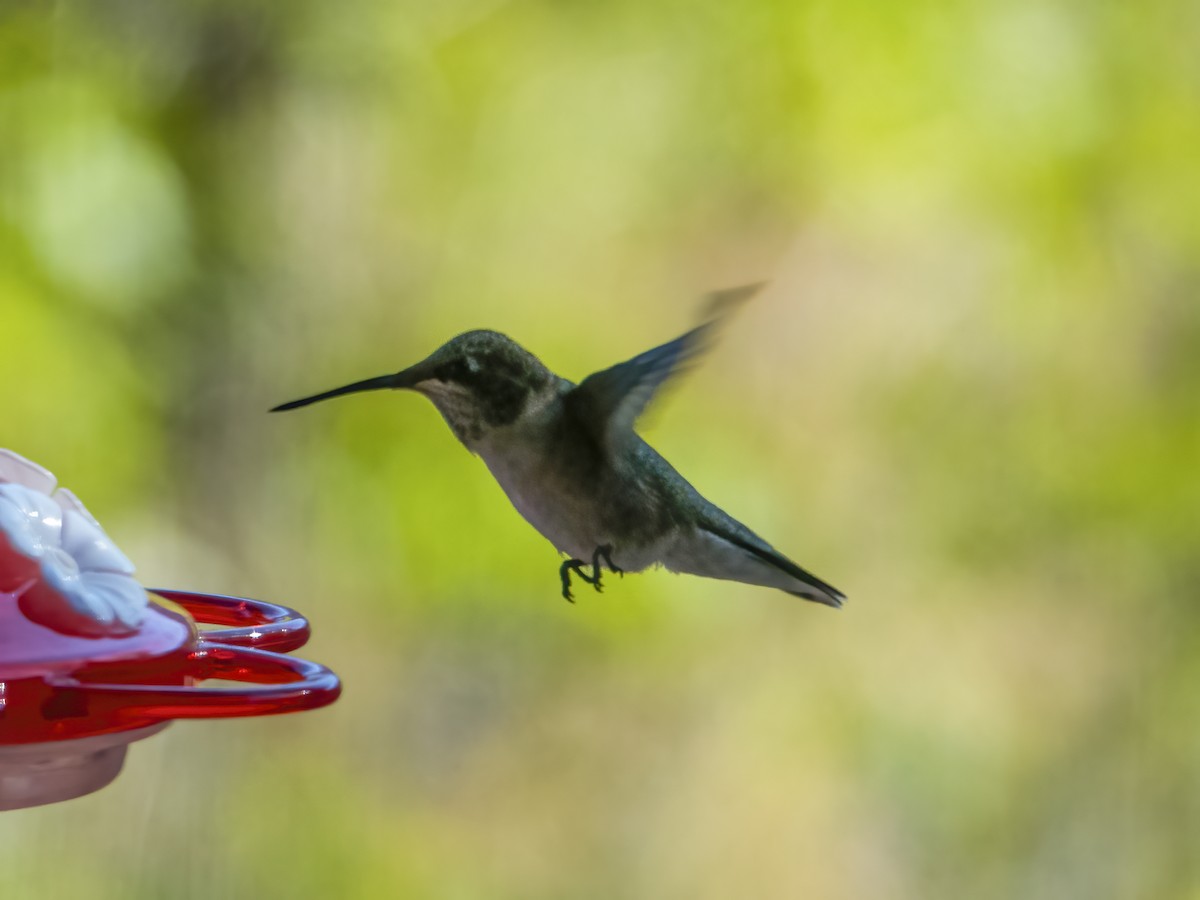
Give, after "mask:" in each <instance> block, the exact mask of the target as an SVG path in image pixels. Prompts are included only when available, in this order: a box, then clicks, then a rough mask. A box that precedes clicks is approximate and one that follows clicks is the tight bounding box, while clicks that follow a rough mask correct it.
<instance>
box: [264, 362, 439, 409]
mask: <svg viewBox="0 0 1200 900" xmlns="http://www.w3.org/2000/svg"><path fill="white" fill-rule="evenodd" d="M416 370H417V367H416V366H413V367H412V368H409V369H404V370H402V371H400V372H396V373H395V374H394V375H380V376H379V377H378V378H367V379H365V380H364V381H356V382H354V384H347V385H343V386H342V387H339V388H334V389H333V390H332V391H325V392H324V393H321V394H313V395H312V396H311V397H304V398H303V399H301V400H293V401H291V402H290V403H281V404H279V405H278V406H276V407H273V408H272V409H271V410H270V411H271V412H286V411H287V410H289V409H298V408H300V407H301V406H308V405H309V404H310V403H316V402H318V401H320V400H328V399H330V398H331V397H340V396H342V395H343V394H357V393H358V392H359V391H382V390H384V389H391V390H398V389H400V388H411V387H412V386H413V385H415V384H416V383H417V382H418V381H420V380H421V377H422V376H421V375H420V374H419V373H418V372H417V371H416Z"/></svg>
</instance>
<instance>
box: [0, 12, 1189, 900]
mask: <svg viewBox="0 0 1200 900" xmlns="http://www.w3.org/2000/svg"><path fill="white" fill-rule="evenodd" d="M1197 46H1200V7H1197V6H1196V5H1195V4H1189V3H1185V2H1172V0H1147V2H1143V3H1139V4H1118V3H1082V2H1069V0H1058V2H1026V0H1016V2H1013V0H981V2H973V3H971V2H954V0H948V2H941V3H930V2H922V0H917V2H912V3H905V4H893V3H876V2H866V0H840V2H833V0H803V2H784V0H776V2H767V0H748V2H743V3H722V2H715V0H708V2H690V3H682V2H665V3H653V4H651V3H644V2H632V0H615V2H609V3H595V2H582V0H577V2H563V0H559V2H550V0H542V2H511V3H504V2H496V0H450V2H440V3H433V4H423V3H403V2H400V3H386V2H378V0H350V2H348V3H344V4H327V3H316V2H298V3H286V4H285V3H278V4H263V3H246V2H232V0H229V2H197V0H189V2H183V3H175V4H152V3H148V2H138V0H121V2H106V3H100V2H81V0H59V2H33V0H26V2H20V0H0V342H2V346H3V353H0V384H3V395H2V396H3V407H2V412H3V415H2V416H0V446H6V447H10V448H12V449H14V450H16V451H18V452H20V453H22V454H24V455H26V456H28V457H30V458H32V459H34V460H37V461H38V462H40V463H42V464H43V465H45V466H47V467H48V468H50V469H52V470H53V471H54V472H56V473H57V474H58V476H59V479H60V482H61V483H62V484H64V485H66V486H68V487H70V488H71V489H73V490H74V491H75V492H76V493H77V494H79V495H80V496H81V497H82V498H83V499H84V500H85V501H86V502H87V503H88V505H89V506H90V507H91V509H92V510H93V512H95V513H96V515H97V516H98V517H99V518H100V519H101V521H103V522H104V523H105V525H106V527H107V529H108V531H109V532H110V534H111V535H112V536H113V537H114V539H115V540H116V541H117V543H118V544H119V545H120V546H121V547H122V548H123V549H124V550H125V551H126V552H127V553H128V554H129V555H130V557H132V558H133V559H134V561H135V562H136V563H137V564H138V565H139V569H140V572H141V574H142V577H143V580H144V581H145V582H146V583H147V584H152V585H159V586H170V587H181V588H193V589H197V590H209V591H215V592H226V593H240V594H245V595H250V596H255V597H260V598H262V599H267V600H276V601H280V602H284V603H288V604H291V605H294V606H296V607H297V608H299V609H300V610H302V611H303V612H305V613H306V614H308V615H309V616H310V617H311V619H312V621H313V622H314V626H315V637H314V639H313V640H312V642H311V644H310V646H309V648H307V650H306V651H305V653H304V655H307V656H309V657H310V658H313V659H317V660H319V661H322V662H324V663H326V664H327V665H329V666H331V667H332V668H334V669H335V670H336V671H337V672H338V673H339V674H340V675H341V676H342V677H343V679H344V682H345V686H346V692H345V694H344V696H343V698H342V699H341V701H340V702H339V703H338V704H337V705H336V706H334V707H332V708H330V709H327V710H324V711H320V712H315V713H310V714H304V715H297V716H291V717H282V718H274V719H258V720H245V721H229V722H217V723H208V724H195V723H181V724H176V725H174V726H173V727H171V728H170V729H168V730H167V732H165V733H164V734H162V735H161V736H159V737H157V738H154V739H152V740H150V741H147V742H145V743H144V744H140V745H136V746H135V747H134V748H133V749H132V750H131V753H130V758H129V760H128V762H127V765H126V770H125V772H124V773H123V774H122V775H121V776H120V778H119V779H118V781H117V782H116V783H115V784H113V785H112V786H111V787H109V788H107V789H105V790H104V791H102V792H100V793H98V794H95V795H92V796H90V797H87V798H84V799H80V800H76V801H72V802H69V803H64V804H59V805H57V806H52V807H45V808H42V809H36V810H29V811H21V812H10V813H6V814H4V815H3V816H0V897H4V898H9V897H11V898H58V897H63V898H114V900H115V898H122V900H125V898H212V897H252V896H262V897H290V898H306V897H322V898H324V897H363V898H375V897H431V898H432V897H436V898H513V900H518V898H521V900H524V898H626V897H629V898H681V900H682V898H730V897H762V898H798V897H813V898H830V900H838V898H847V900H850V898H853V900H858V898H865V897H870V898H962V897H973V898H1012V897H1022V898H1076V897H1077V898H1198V897H1200V853H1198V852H1197V848H1198V847H1200V689H1198V685H1197V679H1198V678H1200V632H1198V631H1197V627H1196V626H1197V620H1198V618H1200V612H1198V609H1197V596H1198V594H1200V555H1198V552H1197V537H1198V536H1200V465H1198V463H1200V304H1198V303H1197V287H1198V286H1200V179H1198V178H1197V174H1196V173H1197V152H1198V150H1197V148H1198V147H1200V114H1198V112H1197V111H1198V110H1200V54H1197V52H1196V47H1197ZM761 278H770V279H772V285H771V287H770V289H769V291H767V292H766V293H765V294H764V295H762V296H761V297H760V298H759V299H758V300H756V301H755V302H754V303H753V304H750V305H749V306H747V307H746V308H745V309H744V310H742V312H741V313H740V315H739V317H738V318H737V319H736V321H735V322H733V323H732V325H731V327H730V328H729V329H728V330H727V331H726V332H725V333H724V335H723V338H722V341H721V343H720V345H719V346H718V347H717V348H716V350H715V351H714V352H713V353H712V354H711V356H710V357H709V358H708V359H707V360H706V361H705V365H704V366H703V367H701V368H699V369H698V370H697V371H695V372H694V373H692V374H691V375H690V376H689V377H688V378H687V379H686V380H684V381H683V382H682V383H681V384H680V386H679V388H678V389H677V390H674V391H672V392H671V396H670V397H669V398H668V399H667V401H666V402H665V403H663V404H661V405H660V406H659V407H658V408H657V409H656V410H655V412H654V414H653V415H652V416H650V417H649V419H648V420H647V421H646V422H644V423H643V431H644V433H645V434H646V435H647V437H648V438H649V439H650V440H651V441H652V442H653V443H654V444H655V445H656V446H657V447H658V448H659V449H660V450H661V451H662V452H663V453H664V455H666V456H667V457H668V458H669V459H671V460H672V462H673V463H675V465H676V466H677V467H678V468H679V469H680V470H681V471H682V472H683V473H684V474H685V475H686V476H687V477H689V479H691V480H692V481H693V482H694V483H695V484H696V485H697V486H698V487H699V488H700V489H701V490H702V491H703V492H704V493H706V494H707V495H708V496H709V497H710V498H711V499H713V500H714V501H715V502H717V503H719V504H721V505H723V506H724V507H726V508H727V509H728V510H729V511H730V512H731V513H733V514H734V515H735V516H737V517H739V518H742V519H744V520H745V521H746V522H747V523H748V524H749V525H750V526H751V527H753V528H755V529H756V530H757V531H759V532H761V533H762V534H763V535H764V536H765V537H766V538H767V539H768V540H770V541H772V542H773V543H774V544H776V545H777V546H778V547H779V548H780V549H781V550H783V551H784V552H786V553H788V554H789V555H792V556H794V557H795V558H796V559H797V560H798V561H799V562H800V563H802V564H803V565H806V566H809V567H811V568H812V569H813V570H814V571H816V572H817V573H818V574H820V575H822V576H823V577H825V578H828V579H829V580H830V581H832V582H833V583H834V584H836V585H838V586H839V587H840V588H842V589H843V590H845V591H846V593H847V594H849V597H850V602H849V604H848V606H847V607H846V609H844V610H843V611H842V612H840V613H836V612H833V611H831V610H828V609H825V608H821V607H817V606H815V605H812V604H804V603H801V602H799V601H797V600H796V599H794V598H792V597H788V596H786V595H784V594H782V593H777V592H772V591H768V590H764V589H755V588H748V587H742V586H739V585H732V584H724V583H718V582H710V581H704V580H701V579H688V578H681V577H675V576H672V575H670V574H668V573H665V572H651V573H647V574H644V575H641V576H639V577H636V578H625V579H624V580H615V579H614V580H612V582H611V586H610V588H609V589H608V590H607V591H606V593H605V594H604V595H603V596H597V595H595V594H593V593H590V592H585V591H580V592H579V600H580V602H579V603H578V604H577V605H576V606H574V607H572V606H569V605H568V604H566V603H564V602H563V601H562V599H561V598H560V597H559V595H558V578H557V573H556V567H557V565H558V561H559V560H558V557H557V556H556V555H555V553H554V551H553V549H552V548H551V546H550V545H549V544H548V543H546V542H545V541H544V540H543V539H542V538H541V537H539V536H538V535H537V534H536V533H535V532H534V531H533V530H532V529H531V528H530V527H528V526H527V525H526V524H525V523H523V522H522V521H521V520H520V518H519V517H518V515H517V514H516V512H515V511H513V510H512V508H511V507H510V506H509V504H508V503H507V502H506V500H505V498H504V496H503V495H502V493H501V492H500V490H499V488H498V487H497V486H496V485H495V484H494V483H493V482H492V481H491V480H490V477H489V475H488V473H487V471H486V469H485V468H484V466H483V465H482V464H481V463H480V462H479V461H478V460H475V459H472V458H470V457H469V456H468V455H467V454H466V453H465V452H464V451H463V450H462V448H461V447H460V446H459V445H458V444H457V443H456V442H455V440H454V439H453V437H452V436H451V435H450V433H449V431H448V430H447V429H446V427H445V426H444V424H443V422H442V421H441V419H440V417H439V416H438V415H437V414H436V412H435V411H434V410H433V408H432V406H430V405H429V404H428V403H427V402H426V401H424V400H422V399H421V398H420V397H417V396H411V395H391V394H371V395H363V396H360V397H354V398H348V399H344V400H340V401H338V402H337V403H333V404H328V405H322V406H319V407H314V408H313V409H311V410H304V411H303V412H297V413H291V414H289V415H287V416H268V415H266V414H265V411H266V409H267V408H268V407H270V406H272V405H274V404H276V403H279V402H281V401H284V400H288V399H292V398H294V397H297V396H301V395H304V394H307V393H310V392H314V391H317V390H320V389H324V388H328V387H333V386H335V385H338V384H342V383H344V382H347V381H352V380H357V379H359V378H365V377H368V376H372V375H376V374H380V373H383V372H389V371H394V370H396V369H398V368H400V367H402V366H404V365H408V364H410V363H412V362H414V361H416V360H417V359H419V358H421V357H423V356H425V355H426V354H427V353H428V352H430V351H431V350H432V349H434V348H435V347H436V346H437V345H439V344H440V343H442V342H443V341H444V340H446V339H447V338H449V337H451V336H452V335H454V334H456V333H458V332H460V331H464V330H467V329H470V328H478V327H491V328H496V329H499V330H502V331H505V332H506V333H508V334H510V335H512V336H513V337H514V338H516V339H517V340H518V341H520V342H522V343H523V344H525V345H526V346H528V347H530V348H531V349H533V350H534V352H536V353H537V354H538V355H539V356H541V357H542V359H543V360H544V361H545V362H546V363H547V364H548V365H549V366H551V367H552V368H553V369H555V370H556V371H558V372H560V373H562V374H563V375H565V376H567V377H569V378H573V379H576V380H578V379H579V378H582V377H583V376H584V375H586V374H587V373H589V372H591V371H593V370H595V369H597V368H600V367H603V366H606V365H608V364H610V363H613V362H615V361H618V360H621V359H625V358H627V357H629V356H632V355H633V354H635V353H637V352H640V351H641V350H644V349H646V348H648V347H650V346H653V345H655V344H657V343H660V342H662V341H664V340H667V339H669V338H671V337H674V336H675V335H676V334H678V333H680V332H682V331H683V330H685V329H686V328H687V327H689V326H690V325H691V324H693V322H694V321H695V317H696V315H697V312H698V303H699V300H698V297H699V296H700V295H701V294H702V293H703V292H705V291H707V290H709V289H711V288H714V287H720V286H725V285H730V284H738V283H743V282H746V281H752V280H758V279H761Z"/></svg>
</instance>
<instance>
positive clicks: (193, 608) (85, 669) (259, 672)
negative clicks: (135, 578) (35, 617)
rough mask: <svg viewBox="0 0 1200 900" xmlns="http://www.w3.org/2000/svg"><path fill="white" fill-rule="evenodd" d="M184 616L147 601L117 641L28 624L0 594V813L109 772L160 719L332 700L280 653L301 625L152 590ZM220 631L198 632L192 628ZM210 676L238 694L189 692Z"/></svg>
mask: <svg viewBox="0 0 1200 900" xmlns="http://www.w3.org/2000/svg"><path fill="white" fill-rule="evenodd" d="M153 593H155V594H157V595H158V596H159V597H161V598H164V599H166V600H168V601H172V602H173V603H175V604H178V605H179V606H180V607H182V609H184V610H186V613H187V614H183V613H180V612H175V611H172V610H171V609H168V608H166V607H165V606H162V605H159V604H157V603H151V604H150V606H149V607H147V609H146V614H145V617H144V619H143V621H142V623H141V625H140V626H139V627H138V629H137V630H136V631H134V632H133V633H131V634H128V635H123V636H106V637H86V636H78V635H71V634H65V633H62V632H59V631H56V630H54V629H52V628H49V627H46V626H44V625H40V624H38V623H37V622H34V621H32V620H31V619H30V618H28V617H27V616H26V615H25V613H24V611H23V610H22V609H21V605H20V604H19V603H18V602H17V599H18V598H17V596H16V595H15V594H12V593H4V592H0V809H18V808H21V807H25V806H36V805H39V804H43V803H52V802H55V801H57V800H67V799H70V798H72V797H78V796H81V795H83V794H87V793H90V792H91V791H94V790H97V789H98V788H101V787H103V786H104V785H106V784H108V783H109V782H110V781H112V780H113V779H114V778H115V777H116V776H117V773H118V772H120V771H121V765H122V763H123V762H124V760H125V750H126V748H127V747H128V745H129V744H131V743H132V742H134V741H137V740H141V739H142V738H144V737H148V736H149V735H151V734H154V733H156V732H158V731H161V730H162V729H163V728H165V727H166V726H167V724H168V723H169V722H170V721H171V720H172V719H211V718H226V717H230V716H260V715H268V714H272V713H282V712H293V711H296V710H304V709H315V708H317V707H320V706H325V705H326V704H329V703H332V702H333V701H334V700H336V699H337V697H338V694H339V693H341V685H340V684H339V682H338V679H337V676H336V675H334V674H333V673H332V672H330V671H329V670H328V669H326V668H325V667H324V666H320V665H317V664H316V663H313V662H308V661H307V660H303V659H296V658H293V657H290V656H284V655H283V654H284V653H286V652H288V651H290V650H295V649H296V648H297V647H300V646H302V645H303V644H304V643H305V642H306V641H307V640H308V636H309V627H308V622H307V621H306V620H305V619H304V618H303V617H302V616H300V615H298V614H297V613H295V612H293V611H292V610H290V609H288V608H286V607H283V606H276V605H274V604H271V603H262V602H259V601H256V600H248V599H245V598H241V597H225V596H218V595H212V594H193V593H188V592H185V591H166V590H155V591H153ZM197 622H198V623H201V624H204V625H218V626H227V627H224V628H220V629H216V630H206V631H198V630H197V628H196V624H195V623H197ZM210 678H219V679H222V680H223V681H226V682H241V683H242V684H244V685H245V687H220V688H205V687H197V686H196V685H197V683H198V682H201V681H204V680H206V679H210Z"/></svg>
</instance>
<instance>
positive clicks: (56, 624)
mask: <svg viewBox="0 0 1200 900" xmlns="http://www.w3.org/2000/svg"><path fill="white" fill-rule="evenodd" d="M56 484H57V480H56V479H55V477H54V476H53V475H52V474H50V473H49V472H47V471H46V470H45V469H43V468H42V467H41V466H39V465H37V464H36V463H32V462H30V461H29V460H27V459H25V458H24V457H22V456H18V455H17V454H16V453H13V452H12V451H11V450H0V592H3V593H7V594H10V595H13V596H15V597H17V598H18V602H19V603H20V605H21V609H22V610H23V611H24V613H25V614H26V615H27V616H29V618H31V619H33V620H34V621H36V622H39V623H40V624H42V625H47V626H49V627H51V628H55V629H57V630H59V631H65V632H68V633H70V634H82V635H89V636H96V637H102V636H111V635H121V634H128V633H130V632H132V631H135V630H136V629H137V627H138V626H139V625H140V624H141V622H142V617H143V616H144V615H145V612H146V607H147V605H148V604H149V597H148V596H147V594H146V591H145V590H144V589H143V588H142V586H141V585H140V584H138V583H137V581H136V580H135V579H134V578H133V572H134V568H133V563H131V562H130V561H129V559H128V558H127V557H126V556H125V554H124V553H122V552H121V551H120V550H118V549H117V548H116V546H115V545H114V544H113V542H112V541H110V540H109V539H108V535H106V534H105V533H104V529H102V528H101V527H100V523H99V522H97V521H96V520H95V519H94V518H92V515H91V513H89V512H88V511H87V509H86V508H85V507H84V505H83V504H82V503H80V502H79V499H78V498H77V497H76V496H75V495H74V494H72V493H71V492H70V491H68V490H66V489H65V488H58V490H55V485H56Z"/></svg>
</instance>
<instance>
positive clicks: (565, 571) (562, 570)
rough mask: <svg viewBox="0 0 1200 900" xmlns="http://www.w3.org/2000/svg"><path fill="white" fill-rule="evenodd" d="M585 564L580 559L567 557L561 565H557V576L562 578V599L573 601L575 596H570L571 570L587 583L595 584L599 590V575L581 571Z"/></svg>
mask: <svg viewBox="0 0 1200 900" xmlns="http://www.w3.org/2000/svg"><path fill="white" fill-rule="evenodd" d="M586 565H587V563H585V562H584V561H583V560H582V559H568V560H567V561H566V562H564V563H563V564H562V565H561V566H559V569H558V577H559V578H561V579H562V586H563V591H562V595H563V599H564V600H566V601H567V602H568V603H574V602H575V598H574V597H572V596H571V573H572V572H574V573H575V574H576V575H578V576H579V577H580V578H582V579H583V580H584V581H586V582H587V583H588V584H590V585H593V586H595V588H596V590H600V576H599V575H598V574H597V575H589V574H588V573H587V572H585V571H583V567H584V566H586ZM593 570H594V566H593Z"/></svg>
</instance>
